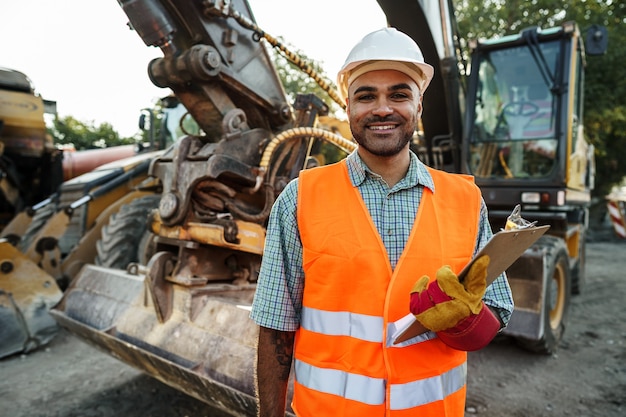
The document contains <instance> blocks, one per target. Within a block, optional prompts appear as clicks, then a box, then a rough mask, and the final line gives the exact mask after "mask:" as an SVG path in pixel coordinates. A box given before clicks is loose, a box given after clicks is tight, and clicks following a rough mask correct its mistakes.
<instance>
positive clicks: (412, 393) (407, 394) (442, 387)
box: [390, 362, 467, 410]
mask: <svg viewBox="0 0 626 417" xmlns="http://www.w3.org/2000/svg"><path fill="white" fill-rule="evenodd" d="M466 377H467V362H464V363H463V364H461V365H459V366H457V367H456V368H452V369H450V370H449V371H448V372H446V373H444V374H442V375H438V376H433V377H430V378H426V379H422V380H419V381H414V382H409V383H406V384H393V385H391V387H390V390H391V394H390V396H391V398H390V406H391V409H392V410H405V409H407V408H413V407H417V406H420V405H424V404H428V403H432V402H435V401H440V400H443V399H444V398H446V397H447V396H448V395H450V394H453V393H455V392H457V391H458V390H460V389H461V388H463V386H464V385H465V380H466Z"/></svg>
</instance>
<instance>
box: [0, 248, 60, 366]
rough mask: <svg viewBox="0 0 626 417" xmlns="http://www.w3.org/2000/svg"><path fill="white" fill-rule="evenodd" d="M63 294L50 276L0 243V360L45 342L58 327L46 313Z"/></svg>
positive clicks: (14, 249)
mask: <svg viewBox="0 0 626 417" xmlns="http://www.w3.org/2000/svg"><path fill="white" fill-rule="evenodd" d="M62 295H63V293H62V292H61V290H60V289H59V287H58V286H57V284H56V282H55V280H54V279H53V278H52V277H51V276H49V275H48V274H46V273H45V272H44V271H43V270H42V269H41V268H40V267H39V266H38V265H36V264H35V263H33V262H32V261H31V260H30V259H29V258H27V257H26V256H24V255H23V254H22V253H20V251H19V250H17V249H16V248H15V247H14V246H13V245H11V244H10V243H9V242H8V241H6V240H4V239H2V240H0V323H1V324H2V325H1V326H0V357H5V356H8V355H12V354H14V353H18V352H29V351H31V350H34V349H36V348H38V347H39V346H42V345H45V344H46V343H48V342H49V341H50V340H51V339H52V338H53V337H54V336H55V334H56V333H57V331H58V328H59V327H58V325H57V323H56V321H55V320H54V319H53V318H52V317H51V316H50V315H49V314H48V311H49V310H50V308H52V306H54V305H55V304H56V303H58V302H59V300H60V299H61V297H62Z"/></svg>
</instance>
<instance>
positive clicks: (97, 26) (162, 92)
mask: <svg viewBox="0 0 626 417" xmlns="http://www.w3.org/2000/svg"><path fill="white" fill-rule="evenodd" d="M248 1H249V4H250V7H251V9H252V12H253V14H254V16H255V18H256V21H257V24H258V25H259V26H260V27H261V28H262V29H263V30H264V31H265V32H267V33H269V34H271V35H272V36H274V37H282V38H283V39H285V40H286V41H287V42H288V43H289V44H290V45H292V46H293V47H294V48H295V49H297V50H301V51H303V52H304V53H305V54H306V55H307V56H309V57H311V58H313V59H315V60H316V61H319V62H321V63H322V65H323V67H324V69H325V71H326V73H327V74H328V76H329V77H330V78H331V79H334V78H335V75H336V74H337V71H338V70H339V68H340V67H341V65H342V64H343V61H344V59H345V57H346V56H347V54H348V52H349V50H350V49H351V48H352V46H353V45H354V44H355V43H356V42H357V41H358V40H359V39H361V38H362V37H363V36H364V35H365V34H367V33H368V32H371V31H373V30H376V29H379V28H381V27H384V26H385V17H384V14H383V13H382V11H381V10H380V8H379V6H378V3H376V0H340V1H338V0H315V1H311V2H304V1H294V0H248ZM0 16H2V17H3V19H2V20H3V22H2V25H0V39H2V42H1V43H0V66H2V67H7V68H11V69H15V70H18V71H21V72H23V73H25V74H26V75H27V76H28V77H29V78H30V79H31V81H32V82H33V84H34V85H35V88H36V91H37V92H38V93H39V94H40V95H41V96H42V97H43V98H44V99H47V100H53V101H56V103H57V112H58V115H59V117H65V116H73V117H74V118H76V119H78V120H80V121H83V122H87V123H93V124H95V125H98V124H100V123H103V122H107V123H110V124H111V125H112V126H113V128H114V129H115V130H117V132H118V133H119V134H120V135H122V136H124V137H126V136H132V135H134V134H135V133H137V131H138V128H137V121H138V118H139V113H140V111H141V109H142V108H146V107H152V106H153V105H154V103H155V102H156V100H157V99H158V98H159V97H164V96H166V95H168V94H169V91H170V90H169V89H162V88H158V87H156V86H154V85H153V84H152V83H151V81H150V79H149V78H148V75H147V67H148V63H149V62H150V61H151V60H152V59H154V58H158V57H161V56H163V55H162V53H161V51H160V50H159V49H158V48H154V47H148V46H146V45H145V44H144V43H143V40H142V39H141V38H140V37H139V35H137V34H136V33H135V32H133V31H131V30H130V29H129V28H128V26H127V22H128V19H127V17H126V15H125V14H124V12H123V10H122V8H121V7H120V6H119V4H118V2H117V0H15V1H9V0H4V1H2V2H1V3H0Z"/></svg>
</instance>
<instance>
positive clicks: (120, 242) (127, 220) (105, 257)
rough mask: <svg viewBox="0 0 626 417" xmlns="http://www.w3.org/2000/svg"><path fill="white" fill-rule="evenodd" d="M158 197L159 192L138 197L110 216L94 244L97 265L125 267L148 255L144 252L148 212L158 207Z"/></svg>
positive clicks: (146, 246) (140, 260) (147, 246)
mask: <svg viewBox="0 0 626 417" xmlns="http://www.w3.org/2000/svg"><path fill="white" fill-rule="evenodd" d="M159 198H160V196H159V195H149V196H146V197H141V198H138V199H136V200H133V201H131V202H130V203H128V204H126V205H124V206H122V207H121V208H120V210H119V211H118V212H117V213H115V214H113V215H112V216H111V218H110V219H109V223H108V224H107V225H106V226H104V227H103V228H102V236H101V237H100V240H99V241H98V243H97V244H96V251H97V255H96V260H95V263H96V265H100V266H104V267H107V268H114V269H126V267H127V266H128V264H130V263H132V262H143V261H144V260H145V259H147V258H148V257H149V256H148V254H147V253H146V252H148V251H150V247H149V242H150V239H148V238H147V236H149V234H150V230H149V228H148V226H149V224H148V215H149V213H150V212H151V211H152V210H153V209H155V208H156V207H158V205H159Z"/></svg>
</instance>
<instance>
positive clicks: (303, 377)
mask: <svg viewBox="0 0 626 417" xmlns="http://www.w3.org/2000/svg"><path fill="white" fill-rule="evenodd" d="M295 371H296V375H295V376H296V381H298V383H299V384H301V385H303V386H305V387H307V388H309V389H312V390H315V391H320V392H324V393H326V394H332V395H337V396H339V397H342V398H346V399H349V400H353V401H359V402H361V403H364V404H368V405H381V404H384V402H385V380H383V379H380V378H371V377H367V376H364V375H359V374H352V373H349V372H343V371H339V370H337V369H327V368H318V367H316V366H313V365H310V364H308V363H306V362H302V361H300V360H298V359H296V361H295ZM466 376H467V363H463V364H461V365H459V366H457V367H456V368H453V369H451V370H449V371H448V372H445V373H444V374H442V375H438V376H433V377H430V378H426V379H422V380H419V381H413V382H408V383H406V384H392V385H391V386H390V400H389V404H390V408H391V409H392V410H405V409H408V408H413V407H418V406H421V405H425V404H429V403H433V402H435V401H441V400H443V399H444V398H446V397H447V396H449V395H450V394H454V393H455V392H457V391H458V390H460V389H461V388H463V386H464V385H465V380H466Z"/></svg>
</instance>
